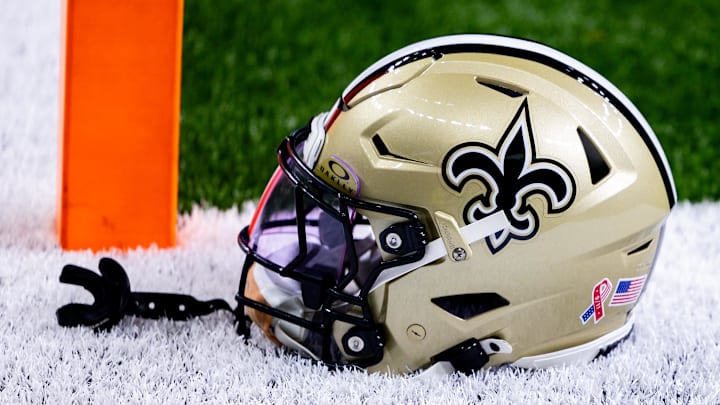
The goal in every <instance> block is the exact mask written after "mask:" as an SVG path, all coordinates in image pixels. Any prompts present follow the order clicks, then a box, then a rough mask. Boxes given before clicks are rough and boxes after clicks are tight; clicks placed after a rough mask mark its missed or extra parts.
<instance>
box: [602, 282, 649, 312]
mask: <svg viewBox="0 0 720 405" xmlns="http://www.w3.org/2000/svg"><path fill="white" fill-rule="evenodd" d="M646 279H647V275H645V276H640V277H633V278H621V279H620V280H618V284H617V288H616V289H615V293H614V294H613V296H612V298H611V299H610V306H611V307H617V306H621V305H628V304H632V303H633V302H635V301H637V299H638V298H639V297H640V293H641V292H642V290H643V286H644V285H645V280H646Z"/></svg>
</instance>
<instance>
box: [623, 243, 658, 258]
mask: <svg viewBox="0 0 720 405" xmlns="http://www.w3.org/2000/svg"><path fill="white" fill-rule="evenodd" d="M650 244H652V239H650V240H649V241H647V242H645V243H643V244H642V245H640V246H638V247H636V248H635V249H633V250H631V251H629V252H628V254H627V255H628V256H631V255H634V254H636V253H640V252H642V251H644V250H647V248H649V247H650Z"/></svg>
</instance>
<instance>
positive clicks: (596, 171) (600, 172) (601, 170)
mask: <svg viewBox="0 0 720 405" xmlns="http://www.w3.org/2000/svg"><path fill="white" fill-rule="evenodd" d="M577 134H578V136H579V137H580V142H582V146H583V150H584V151H585V157H586V158H587V161H588V166H589V167H590V181H591V182H592V184H593V185H596V184H598V183H599V182H600V181H602V179H604V178H605V177H607V176H608V175H609V174H610V166H609V165H608V164H607V161H605V158H604V157H603V155H602V153H600V150H598V148H597V146H595V143H593V141H592V140H591V139H590V137H589V136H588V135H587V133H585V131H583V129H582V128H580V127H578V128H577Z"/></svg>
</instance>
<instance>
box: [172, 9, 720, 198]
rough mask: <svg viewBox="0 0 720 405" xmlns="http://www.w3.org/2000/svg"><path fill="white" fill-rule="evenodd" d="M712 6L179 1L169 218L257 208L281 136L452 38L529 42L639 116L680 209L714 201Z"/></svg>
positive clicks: (719, 90) (718, 85)
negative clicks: (569, 61)
mask: <svg viewBox="0 0 720 405" xmlns="http://www.w3.org/2000/svg"><path fill="white" fill-rule="evenodd" d="M719 16H720V2H717V1H693V0H678V1H671V2H664V1H646V2H626V1H592V2H566V1H532V2H528V1H519V0H511V1H502V2H481V1H473V0H465V1H448V0H446V1H430V0H413V1H398V0H395V1H385V0H373V1H348V2H340V1H324V2H323V1H317V0H315V1H307V0H286V1H273V0H268V1H242V0H223V1H209V0H185V24H184V42H183V66H182V68H183V72H182V74H183V78H182V114H181V141H180V151H181V154H180V184H179V201H180V208H181V210H183V211H186V210H188V209H190V208H191V207H192V205H193V204H208V205H213V206H217V207H221V208H226V207H230V206H232V205H235V204H240V203H241V202H243V201H245V200H247V199H253V198H258V197H259V195H260V193H261V192H262V189H263V187H264V185H265V183H266V181H267V179H268V178H269V176H270V174H271V173H272V170H273V168H274V166H275V165H276V158H275V149H276V147H277V145H278V143H279V142H280V140H281V139H282V138H283V137H284V136H285V135H287V134H288V133H289V132H290V131H292V130H293V129H295V128H297V127H299V126H301V125H303V124H305V123H306V122H307V120H308V119H309V118H311V117H312V116H313V115H314V114H316V113H318V112H320V111H325V110H328V109H329V108H330V107H331V106H332V104H333V103H334V101H335V100H336V99H337V97H338V96H339V94H340V92H341V91H342V89H343V88H344V87H345V86H346V85H347V84H348V83H349V82H350V81H351V80H352V79H353V78H354V77H355V76H356V75H357V74H359V73H360V72H361V71H362V70H363V69H364V68H365V67H367V66H368V65H370V64H371V63H372V62H374V61H375V60H377V59H379V58H380V57H382V56H384V55H385V54H387V53H389V52H391V51H393V50H395V49H397V48H400V47H402V46H404V45H407V44H410V43H412V42H416V41H418V40H421V39H426V38H429V37H433V36H438V35H446V34H453V33H494V34H503V35H512V36H517V37H523V38H528V39H532V40H535V41H540V42H543V43H545V44H547V45H550V46H552V47H555V48H557V49H559V50H561V51H563V52H565V53H568V54H569V55H571V56H573V57H575V58H576V59H579V60H581V61H582V62H584V63H585V64H587V65H589V66H591V67H592V68H594V69H595V70H597V71H598V72H600V73H601V74H602V75H604V76H605V77H606V78H608V79H609V80H610V81H611V82H613V83H614V84H615V85H616V86H617V87H618V88H620V89H621V90H622V91H623V92H624V93H625V94H626V95H627V96H628V97H629V98H630V99H631V100H632V101H633V102H634V103H635V105H636V106H637V107H638V109H639V110H640V111H642V112H643V114H644V115H645V117H646V118H647V120H648V121H649V122H650V124H651V125H652V127H653V128H654V130H655V132H656V133H657V135H658V137H659V139H660V141H661V143H662V144H663V147H664V148H665V151H666V154H667V156H668V159H669V161H670V164H671V167H672V169H673V173H674V175H675V181H676V184H677V189H678V195H679V198H680V199H688V200H693V201H698V200H703V199H713V200H718V199H720V181H719V180H718V175H719V174H720V162H719V161H718V159H717V156H718V153H717V150H718V148H719V147H718V144H719V143H720V96H719V95H720V79H718V77H717V75H718V74H720V52H719V51H718V50H717V44H718V42H717V38H720V24H718V22H717V21H718V17H719Z"/></svg>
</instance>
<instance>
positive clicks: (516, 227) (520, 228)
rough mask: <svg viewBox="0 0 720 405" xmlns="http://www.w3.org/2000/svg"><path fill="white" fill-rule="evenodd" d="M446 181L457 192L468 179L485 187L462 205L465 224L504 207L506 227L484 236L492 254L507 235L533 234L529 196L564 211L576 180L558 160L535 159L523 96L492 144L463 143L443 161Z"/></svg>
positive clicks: (534, 214)
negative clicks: (497, 138) (495, 142)
mask: <svg viewBox="0 0 720 405" xmlns="http://www.w3.org/2000/svg"><path fill="white" fill-rule="evenodd" d="M443 178H444V179H445V182H446V183H447V184H448V186H450V188H452V189H453V190H455V191H456V192H458V193H460V192H461V191H462V189H463V188H464V187H465V185H466V184H467V183H468V182H470V181H471V180H476V181H479V182H480V183H482V184H483V186H485V192H484V193H482V194H480V195H478V196H476V197H474V198H472V199H471V200H470V201H469V202H468V203H467V205H466V206H465V209H464V213H463V216H464V220H465V222H466V223H468V224H469V223H472V222H475V221H478V220H480V219H482V218H484V217H486V216H488V215H490V214H493V213H495V212H497V211H500V210H502V211H504V212H505V215H506V216H507V218H508V220H509V222H510V226H509V227H508V228H505V229H503V230H502V231H499V232H497V233H495V234H493V235H491V236H489V237H487V238H486V242H487V245H488V248H489V249H490V251H491V252H492V253H497V252H498V251H500V250H501V249H502V248H504V247H505V246H507V244H508V243H509V242H510V240H512V239H518V240H527V239H530V238H532V237H533V236H535V234H536V233H537V231H538V228H539V225H540V223H539V222H540V217H539V216H538V213H537V211H536V208H535V207H533V206H532V205H531V204H529V202H528V199H529V198H530V197H532V196H535V195H539V196H542V197H543V198H544V199H545V200H546V201H547V204H546V206H547V212H548V213H549V214H557V213H560V212H563V211H565V210H567V209H568V208H569V207H570V205H571V204H572V202H573V200H574V198H575V182H574V180H573V178H572V176H571V175H570V171H569V170H568V169H567V168H565V166H563V165H562V164H561V163H559V162H557V161H554V160H551V159H547V158H539V157H537V155H536V151H535V142H534V139H533V133H532V129H531V127H530V113H529V109H528V104H527V100H525V101H523V103H522V105H521V106H520V108H519V110H518V112H517V113H516V114H515V117H514V118H513V120H512V122H511V123H510V125H509V127H508V129H507V130H506V131H505V134H503V136H502V137H501V138H500V142H499V143H498V145H497V146H495V147H492V146H489V145H486V144H483V143H480V142H468V143H463V144H460V145H458V146H456V147H455V148H453V149H452V150H450V152H449V153H448V154H447V155H446V156H445V159H444V160H443Z"/></svg>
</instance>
